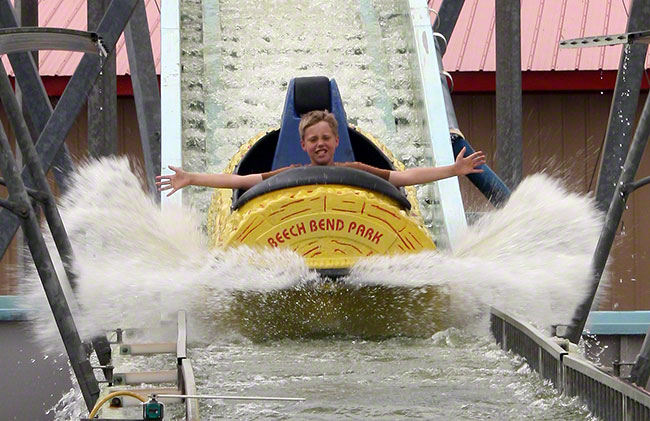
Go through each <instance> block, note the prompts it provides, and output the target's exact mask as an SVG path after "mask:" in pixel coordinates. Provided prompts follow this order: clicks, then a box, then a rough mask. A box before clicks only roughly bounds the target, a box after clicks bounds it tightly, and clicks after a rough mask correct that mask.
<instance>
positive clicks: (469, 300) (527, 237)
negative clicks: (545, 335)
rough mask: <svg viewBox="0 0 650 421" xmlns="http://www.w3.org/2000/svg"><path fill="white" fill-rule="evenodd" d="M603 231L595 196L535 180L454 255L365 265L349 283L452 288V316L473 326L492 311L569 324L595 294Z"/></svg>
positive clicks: (540, 178)
mask: <svg viewBox="0 0 650 421" xmlns="http://www.w3.org/2000/svg"><path fill="white" fill-rule="evenodd" d="M601 227H602V216H601V215H600V213H599V212H598V211H597V210H596V208H595V206H594V202H593V200H592V198H591V197H589V196H586V195H580V194H576V193H570V192H568V191H567V190H566V189H565V188H564V187H563V186H562V185H561V183H560V182H559V181H557V180H555V179H553V178H551V177H549V176H547V175H544V174H536V175H533V176H530V177H528V178H526V179H524V180H523V181H522V183H521V184H520V185H519V187H518V188H517V190H515V191H514V192H513V194H512V197H511V198H510V200H509V201H508V203H507V204H506V205H505V206H504V207H503V208H502V209H498V210H495V211H492V212H489V213H487V214H486V215H485V216H483V217H482V218H481V219H480V220H479V221H478V223H477V224H475V225H473V226H471V227H469V228H468V230H467V231H466V232H465V233H464V234H463V236H462V240H461V242H460V245H459V247H458V248H457V250H456V251H455V252H454V253H447V252H424V253H419V254H413V255H406V256H404V255H400V256H384V257H375V258H372V259H370V258H369V259H364V260H362V261H359V262H358V263H357V265H355V267H354V268H353V270H352V273H351V277H350V282H354V283H379V284H383V285H389V286H390V285H395V286H410V287H418V286H421V285H446V286H448V287H450V288H451V292H450V293H451V297H452V299H453V305H452V308H451V309H450V311H452V312H455V313H456V315H457V316H460V315H465V317H467V318H468V320H474V318H473V317H471V316H475V315H479V314H484V313H486V306H489V305H492V306H497V307H499V308H500V309H503V310H506V311H510V312H513V313H515V314H518V315H520V316H523V317H525V318H527V319H528V320H529V321H531V322H533V323H535V324H537V325H539V326H541V327H548V326H550V325H551V324H558V323H568V322H569V321H570V318H571V316H572V315H573V312H574V310H575V308H576V306H577V305H578V303H580V302H581V301H582V300H583V298H584V297H585V295H586V294H587V292H588V287H589V284H590V282H591V279H592V276H591V266H590V265H591V259H592V256H593V252H594V249H595V246H596V243H597V240H598V236H599V233H600V230H601ZM456 319H458V317H456ZM461 319H462V318H461Z"/></svg>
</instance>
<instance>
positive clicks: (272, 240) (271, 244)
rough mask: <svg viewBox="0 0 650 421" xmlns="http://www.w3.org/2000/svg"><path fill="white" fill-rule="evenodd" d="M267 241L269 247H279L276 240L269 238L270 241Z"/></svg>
mask: <svg viewBox="0 0 650 421" xmlns="http://www.w3.org/2000/svg"><path fill="white" fill-rule="evenodd" d="M266 241H268V242H269V245H270V246H271V247H277V246H278V243H276V242H275V240H274V239H273V237H269V239H268V240H266Z"/></svg>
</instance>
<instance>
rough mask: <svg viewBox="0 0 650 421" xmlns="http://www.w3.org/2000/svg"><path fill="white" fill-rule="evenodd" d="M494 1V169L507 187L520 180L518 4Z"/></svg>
mask: <svg viewBox="0 0 650 421" xmlns="http://www.w3.org/2000/svg"><path fill="white" fill-rule="evenodd" d="M495 2H496V57H497V63H496V129H497V151H496V159H497V168H498V170H499V173H500V174H501V175H502V177H503V178H504V181H505V183H506V184H507V185H508V186H509V187H510V188H515V187H517V185H518V184H519V182H520V181H521V177H522V172H523V144H522V130H521V121H522V117H521V24H520V22H521V16H520V14H521V12H520V10H521V5H520V3H519V2H518V1H512V0H495Z"/></svg>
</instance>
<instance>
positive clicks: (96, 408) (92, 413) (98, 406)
mask: <svg viewBox="0 0 650 421" xmlns="http://www.w3.org/2000/svg"><path fill="white" fill-rule="evenodd" d="M116 396H131V397H132V398H136V399H138V400H139V401H140V402H142V403H145V402H146V401H147V399H146V398H144V397H143V396H141V395H138V394H137V393H134V392H131V391H129V390H118V391H117V392H112V393H109V394H108V395H106V396H104V398H103V399H102V400H100V401H99V402H97V403H96V404H95V406H94V407H93V410H92V411H90V414H89V415H88V418H92V417H94V416H95V415H97V412H99V410H100V409H101V407H102V406H103V405H104V404H105V403H106V402H107V401H109V400H111V399H113V398H114V397H116Z"/></svg>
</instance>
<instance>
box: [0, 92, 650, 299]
mask: <svg viewBox="0 0 650 421" xmlns="http://www.w3.org/2000/svg"><path fill="white" fill-rule="evenodd" d="M643 101H645V96H642V98H641V100H640V105H639V110H640V109H641V106H642V104H643ZM610 102H611V93H607V92H606V93H603V94H601V93H599V92H593V93H526V94H524V96H523V116H524V117H523V135H524V136H523V137H524V173H525V175H528V174H532V173H534V172H538V171H542V170H544V171H545V172H547V173H551V174H554V175H556V176H558V177H561V178H562V179H563V180H565V181H566V182H567V184H568V185H569V187H570V188H571V189H572V190H574V191H579V192H593V190H594V188H595V184H596V180H595V176H596V174H597V172H594V171H597V167H596V164H597V161H598V159H599V152H600V149H601V146H602V142H603V138H604V135H605V131H606V128H607V119H608V115H609V107H610ZM454 103H455V107H456V114H457V117H458V121H459V125H460V128H461V130H462V131H463V132H464V134H465V136H466V137H467V139H468V140H469V141H470V142H471V143H472V145H473V146H474V148H475V149H482V150H484V151H485V152H487V153H488V164H489V165H490V166H492V167H493V168H494V167H495V156H494V152H495V151H496V129H495V117H494V115H495V96H494V94H458V95H455V96H454ZM2 121H3V123H4V126H5V129H6V128H7V124H6V119H5V118H4V117H2ZM86 126H87V124H86V114H85V112H84V113H83V114H82V115H81V116H80V117H79V119H78V120H77V122H76V123H75V125H74V127H73V128H72V130H71V132H70V134H69V135H68V137H67V140H66V142H67V144H68V148H69V149H70V151H71V153H72V155H73V157H74V158H75V159H76V160H79V159H81V158H84V157H85V156H86V153H85V150H86V149H87V140H86V135H85V133H86ZM118 131H119V134H118V136H119V139H120V140H119V151H120V153H122V154H129V155H131V156H133V157H134V158H135V159H137V160H139V161H140V162H142V150H141V147H140V140H139V134H138V126H137V120H136V114H135V105H134V103H133V100H132V99H131V98H120V99H119V100H118ZM10 136H11V134H10ZM496 170H497V172H498V168H497V169H496ZM647 175H650V156H649V153H647V152H646V154H645V155H644V158H643V161H642V164H641V167H640V168H639V172H638V175H637V178H640V177H643V176H647ZM461 187H462V191H463V197H464V199H465V202H466V207H467V209H468V210H471V211H482V210H486V209H489V208H490V205H489V204H488V203H487V201H486V200H485V199H484V198H483V197H482V196H481V195H480V193H478V192H477V191H476V189H475V188H474V187H473V186H472V185H471V184H470V183H469V182H468V181H467V180H465V179H462V180H461ZM0 194H2V193H1V191H0ZM648 205H650V187H645V188H641V189H640V190H638V191H636V192H634V194H633V195H632V196H631V198H630V200H629V202H628V210H627V211H626V212H625V214H624V216H623V222H622V225H621V228H620V230H619V235H618V238H617V241H616V245H615V249H614V252H613V263H612V266H611V267H612V277H611V285H610V288H609V292H608V294H607V296H606V299H605V300H604V301H603V302H602V303H601V309H603V310H613V309H615V310H647V309H650V262H649V260H648V254H649V253H650V236H648V235H646V232H647V231H648V227H650V212H647V211H644V209H647V207H648ZM17 258H18V253H17V250H16V249H15V246H14V247H12V249H10V250H9V251H8V252H7V253H6V255H5V256H4V258H3V260H2V263H1V264H0V294H7V293H11V292H13V291H15V288H14V282H15V281H12V280H11V277H10V276H9V272H10V271H11V270H12V267H14V265H13V264H14V263H15V262H16V261H17Z"/></svg>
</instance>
